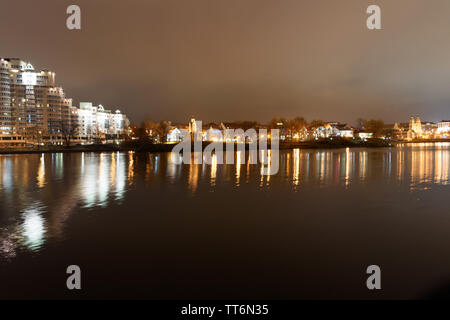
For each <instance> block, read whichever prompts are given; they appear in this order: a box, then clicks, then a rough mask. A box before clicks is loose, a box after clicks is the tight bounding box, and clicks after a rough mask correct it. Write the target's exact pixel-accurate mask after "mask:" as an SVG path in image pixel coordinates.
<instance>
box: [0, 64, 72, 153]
mask: <svg viewBox="0 0 450 320" xmlns="http://www.w3.org/2000/svg"><path fill="white" fill-rule="evenodd" d="M71 107H72V99H68V98H66V96H65V93H64V90H63V89H62V88H61V87H57V86H56V85H55V73H54V72H51V71H49V70H41V71H37V70H35V68H34V67H33V65H32V64H31V63H29V62H25V61H23V60H20V59H18V58H1V59H0V114H1V116H0V143H1V145H6V146H24V145H27V144H36V143H37V141H46V142H48V143H52V144H62V140H63V134H64V132H67V131H70V129H71V126H72V123H71V118H72V116H71Z"/></svg>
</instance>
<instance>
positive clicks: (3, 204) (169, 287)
mask: <svg viewBox="0 0 450 320" xmlns="http://www.w3.org/2000/svg"><path fill="white" fill-rule="evenodd" d="M236 156H237V157H243V156H244V155H242V154H238V155H236ZM174 157H175V155H174V154H170V153H169V154H136V153H120V152H119V153H83V154H82V153H79V154H45V155H37V154H36V155H2V156H0V173H1V177H0V298H70V297H74V298H80V297H85V298H158V299H159V298H161V299H163V298H179V299H184V298H228V299H230V298H234V299H236V298H256V299H263V298H268V299H283V298H284V299H286V298H289V299H296V298H415V297H424V296H427V295H429V294H431V293H433V292H434V291H435V290H438V289H440V288H442V287H446V286H447V285H450V185H449V183H450V180H449V169H450V162H449V158H450V145H449V144H443V143H442V144H420V145H410V146H403V147H399V148H392V149H338V150H298V149H297V150H292V151H282V152H281V153H280V170H279V173H278V174H277V175H274V176H262V175H261V167H260V166H259V165H249V164H241V165H218V164H214V163H213V165H177V164H175V162H174ZM72 264H75V265H79V266H80V267H81V270H82V290H81V291H77V292H74V291H69V290H67V289H66V277H67V275H66V268H67V266H68V265H72ZM371 264H377V265H379V266H380V267H381V271H382V290H381V291H377V292H372V291H369V290H367V288H366V278H367V275H366V268H367V266H369V265H371Z"/></svg>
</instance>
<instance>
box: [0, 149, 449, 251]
mask: <svg viewBox="0 0 450 320" xmlns="http://www.w3.org/2000/svg"><path fill="white" fill-rule="evenodd" d="M263 156H267V165H266V166H269V167H270V165H271V163H272V156H273V154H272V153H271V152H267V153H265V155H263ZM179 157H180V156H179V155H175V154H172V153H167V154H164V153H163V154H137V153H134V152H125V153H124V152H114V153H105V152H103V153H80V154H67V155H64V154H36V155H1V156H0V173H1V176H0V253H1V254H2V255H3V256H5V257H13V256H14V255H15V251H16V249H17V248H18V247H24V248H26V249H28V250H39V249H40V248H41V247H42V246H43V245H44V244H45V241H46V239H47V237H50V236H53V237H57V236H59V235H61V234H62V233H63V229H64V225H65V224H66V221H67V219H68V218H69V217H70V215H71V214H72V213H73V212H76V210H74V209H75V208H77V207H79V208H85V209H87V210H89V209H90V208H93V207H107V206H108V205H109V204H110V203H111V202H112V201H117V202H121V201H122V200H123V199H124V197H125V195H126V193H127V190H128V189H130V188H132V187H136V186H140V187H142V183H144V187H145V186H154V187H157V188H165V187H166V185H174V186H176V188H177V189H176V190H177V191H178V192H180V191H181V192H182V191H183V189H186V190H189V192H190V194H191V195H192V196H195V195H196V193H198V192H210V191H216V190H217V187H218V186H226V185H232V186H233V187H234V188H242V187H243V186H244V185H248V186H251V187H254V190H258V189H259V188H274V187H277V186H283V187H286V186H287V187H291V188H292V190H293V191H296V192H298V191H301V190H302V188H307V187H314V186H318V187H321V188H322V187H324V188H325V187H330V186H341V187H344V188H347V189H349V188H352V187H357V186H358V185H359V184H368V183H383V184H385V183H395V184H397V185H398V186H406V188H407V190H409V192H414V191H416V190H427V189H430V188H432V187H433V186H434V185H449V170H450V162H449V161H450V144H448V143H439V144H411V145H401V146H399V147H398V148H391V149H335V150H301V149H294V150H290V151H283V150H282V151H280V170H279V173H278V174H276V175H273V176H264V175H263V174H262V173H263V171H262V169H263V166H262V165H260V164H250V163H249V154H248V152H247V153H246V152H242V151H241V152H236V154H235V161H236V164H235V165H234V167H233V165H222V164H219V161H218V159H217V156H216V155H213V156H212V163H211V164H210V165H208V164H204V163H202V164H191V165H186V164H178V161H179V160H180V159H179ZM199 157H201V154H192V157H191V160H192V162H193V161H194V159H195V158H197V161H198V158H199ZM177 158H178V159H177ZM7 217H9V218H7ZM11 217H12V218H11Z"/></svg>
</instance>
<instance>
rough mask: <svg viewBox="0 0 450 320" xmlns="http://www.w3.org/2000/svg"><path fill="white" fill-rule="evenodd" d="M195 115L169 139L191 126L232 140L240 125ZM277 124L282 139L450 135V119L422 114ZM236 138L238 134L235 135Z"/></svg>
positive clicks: (213, 138) (208, 135) (179, 136)
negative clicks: (387, 120) (376, 121)
mask: <svg viewBox="0 0 450 320" xmlns="http://www.w3.org/2000/svg"><path fill="white" fill-rule="evenodd" d="M200 123H201V122H197V121H196V120H195V119H194V118H192V119H191V120H190V122H189V124H188V125H178V126H171V127H170V128H169V131H168V134H167V137H166V141H167V142H170V143H174V142H179V141H182V140H183V137H184V136H183V133H182V130H188V131H189V132H190V133H191V134H192V133H195V132H199V133H200V137H201V138H202V140H203V141H208V142H215V141H219V142H220V141H228V140H230V138H227V137H226V136H225V132H226V130H227V129H240V128H239V127H235V126H233V125H230V124H227V123H220V124H219V125H217V124H214V123H212V124H206V125H205V126H202V127H201V128H199V127H198V126H199V124H200ZM277 128H278V129H279V130H280V131H279V132H280V140H281V141H285V140H286V141H307V140H318V139H332V138H346V139H354V138H358V139H363V140H367V139H370V138H373V137H378V138H384V139H387V138H389V139H395V140H414V139H450V120H443V121H440V122H437V123H434V122H422V121H421V120H420V118H419V117H416V118H415V117H411V119H410V122H409V123H395V124H388V125H384V127H383V128H382V130H380V132H371V131H370V130H369V129H367V128H364V127H363V128H354V127H352V126H350V125H348V124H343V123H339V122H327V123H323V124H321V125H317V126H308V127H307V126H304V127H302V128H295V129H293V128H287V127H286V126H285V125H283V123H279V124H278V126H277ZM255 129H266V130H268V132H269V131H270V129H271V128H270V127H269V126H261V125H258V128H255ZM232 139H234V140H236V138H232Z"/></svg>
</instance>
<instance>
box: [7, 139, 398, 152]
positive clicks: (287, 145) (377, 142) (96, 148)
mask: <svg viewBox="0 0 450 320" xmlns="http://www.w3.org/2000/svg"><path fill="white" fill-rule="evenodd" d="M209 144H210V143H209V142H204V143H203V149H204V148H206V146H208V145H209ZM174 146H175V144H155V143H148V142H144V143H141V142H139V141H130V142H125V143H123V144H121V145H117V144H97V145H79V146H70V147H67V146H41V147H39V148H38V147H30V148H20V149H19V148H9V149H0V154H34V153H71V152H116V151H123V152H127V151H135V152H150V153H156V152H171V151H172V149H173V147H174ZM391 146H392V144H391V143H390V142H388V141H385V140H381V139H371V140H367V141H363V140H357V139H354V140H349V139H333V140H325V139H323V140H317V141H304V142H282V143H280V145H279V148H280V149H281V150H286V149H297V148H300V149H327V148H383V147H391ZM245 148H246V149H247V150H248V148H249V144H246V145H245ZM268 148H270V145H268ZM223 149H224V150H226V146H225V144H224V147H223ZM235 149H237V146H236V145H235ZM192 150H193V147H192Z"/></svg>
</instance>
